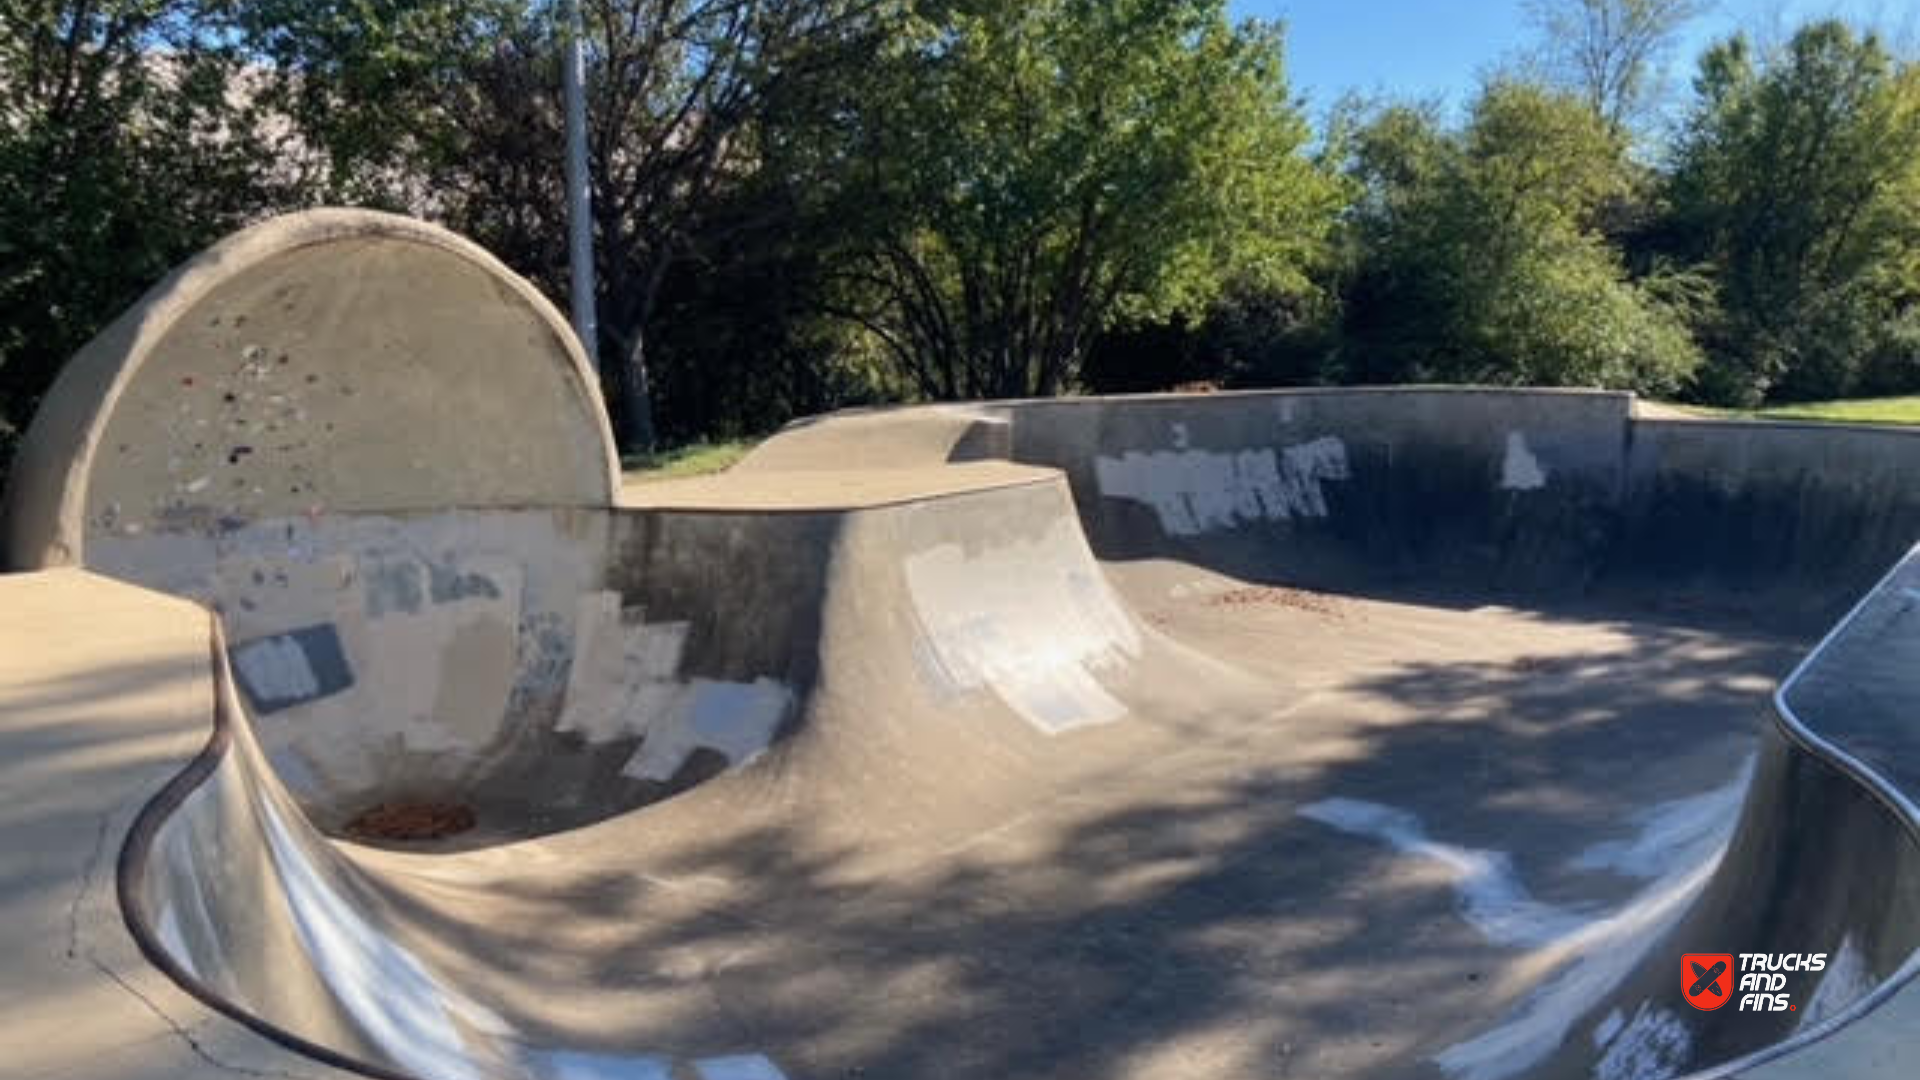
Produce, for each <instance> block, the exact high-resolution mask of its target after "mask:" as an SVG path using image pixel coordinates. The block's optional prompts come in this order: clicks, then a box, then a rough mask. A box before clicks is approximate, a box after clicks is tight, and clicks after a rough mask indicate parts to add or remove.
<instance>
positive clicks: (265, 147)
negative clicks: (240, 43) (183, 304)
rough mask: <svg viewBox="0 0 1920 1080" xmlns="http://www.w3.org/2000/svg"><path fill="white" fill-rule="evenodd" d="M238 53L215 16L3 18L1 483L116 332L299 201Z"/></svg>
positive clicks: (76, 5)
mask: <svg viewBox="0 0 1920 1080" xmlns="http://www.w3.org/2000/svg"><path fill="white" fill-rule="evenodd" d="M233 39H234V35H233V33H232V32H231V27H230V26H228V25H227V24H226V23H225V22H224V20H223V19H222V17H221V9H220V8H219V6H218V5H217V4H215V3H212V2H207V3H202V2H198V0H172V2H168V0H93V2H79V0H31V2H19V3H10V4H6V5H3V6H0V472H4V468H5V464H6V462H7V460H8V459H10V457H11V456H12V444H13V441H14V439H16V438H17V437H18V434H19V432H20V431H21V430H23V429H24V428H25V426H26V423H27V421H28V419H29V418H30V417H31V416H32V414H33V410H34V408H35V407H36V406H37V405H38V403H39V400H40V398H41V395H42V394H43V393H44V392H45V391H46V389H47V387H48V385H49V384H50V383H51V382H52V381H53V377H54V375H55V373H56V372H58V370H59V368H60V365H62V364H63V363H65V362H66V360H67V358H68V357H69V356H71V355H72V354H73V352H74V351H75V350H77V349H78V348H79V347H80V346H81V345H82V344H84V343H85V342H86V341H87V339H88V338H90V337H92V336H93V335H94V334H95V333H96V332H98V331H99V329H100V328H101V327H102V325H103V324H104V323H105V322H106V321H107V320H108V319H111V318H112V317H114V316H115V315H116V314H118V313H119V312H120V310H121V309H123V308H124V307H125V306H126V305H127V304H129V303H131V302H132V301H133V300H134V299H135V298H137V297H138V296H139V295H140V293H141V292H142V291H143V290H144V289H146V288H147V287H148V286H150V285H151V284H153V282H154V281H156V280H157V279H158V278H159V277H160V276H161V275H162V274H164V273H165V272H166V271H167V270H168V269H169V268H170V267H171V266H172V265H173V264H174V263H176V262H178V261H179V260H180V259H182V258H185V257H186V256H187V255H189V254H191V253H192V252H194V251H196V250H198V249H199V248H201V247H203V246H205V245H206V244H208V243H210V242H211V241H212V240H214V239H216V238H217V237H219V236H220V235H221V234H223V233H225V232H227V231H229V230H231V229H233V228H235V227H236V226H238V225H240V224H243V223H244V222H245V221H246V220H247V219H248V218H250V217H253V216H255V215H258V214H261V213H263V212H264V211H266V210H267V209H269V208H272V207H274V206H276V205H281V204H284V203H287V202H289V201H292V200H294V199H296V198H297V197H298V187H299V185H298V182H297V176H296V175H295V174H294V173H292V172H290V171H288V170H284V169H280V168H276V167H274V166H273V165H272V164H271V163H273V162H275V161H276V160H278V159H279V158H280V156H281V155H280V153H279V151H280V149H281V147H280V146H279V144H278V143H277V142H276V140H275V139H273V138H272V137H270V135H269V132H270V131H271V130H272V128H271V127H270V125H269V124H268V123H267V120H268V117H267V114H266V111H265V109H264V108H263V106H262V105H261V104H260V103H259V102H258V101H257V100H256V98H257V95H256V93H255V90H256V89H257V82H256V80H255V75H256V74H257V73H256V72H254V71H253V70H252V69H250V68H248V67H247V65H246V63H245V57H244V56H243V55H242V54H240V53H239V52H238V50H237V49H236V48H235V47H234V45H233Z"/></svg>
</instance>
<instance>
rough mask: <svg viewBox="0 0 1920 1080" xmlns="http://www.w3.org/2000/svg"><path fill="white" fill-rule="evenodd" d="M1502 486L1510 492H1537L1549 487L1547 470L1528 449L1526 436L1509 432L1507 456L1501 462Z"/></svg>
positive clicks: (1516, 432)
mask: <svg viewBox="0 0 1920 1080" xmlns="http://www.w3.org/2000/svg"><path fill="white" fill-rule="evenodd" d="M1500 486H1501V487H1502V488H1505V489H1506V490H1508V491H1536V490H1538V489H1540V488H1543V487H1546V486H1547V470H1546V468H1545V467H1544V466H1542V465H1541V464H1540V459H1539V458H1537V457H1534V456H1533V451H1532V450H1530V449H1528V448H1527V437H1526V435H1524V434H1522V433H1520V432H1518V431H1509V432H1507V456H1506V458H1505V460H1503V461H1501V462H1500Z"/></svg>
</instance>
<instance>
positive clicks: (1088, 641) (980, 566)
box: [906, 519, 1141, 734]
mask: <svg viewBox="0 0 1920 1080" xmlns="http://www.w3.org/2000/svg"><path fill="white" fill-rule="evenodd" d="M1093 565H1094V564H1093V556H1092V553H1091V552H1089V551H1088V550H1087V548H1086V540H1085V538H1084V537H1083V536H1082V535H1081V534H1080V532H1079V529H1078V527H1077V523H1075V522H1074V521H1072V520H1071V519H1065V520H1059V521H1056V522H1055V523H1054V524H1053V525H1052V526H1050V527H1049V528H1048V530H1047V531H1046V532H1045V533H1044V534H1042V535H1041V536H1039V537H1036V538H1034V539H1032V540H1023V541H1015V542H1012V543H1009V544H1004V545H1001V546H999V547H992V548H986V549H978V548H976V549H973V550H969V549H968V548H965V547H962V546H961V545H959V544H941V545H938V546H937V547H934V548H931V549H929V550H926V551H922V552H919V553H917V554H914V555H911V556H908V558H907V560H906V576H907V591H908V593H909V595H910V596H911V597H912V600H913V609H914V614H915V615H916V616H917V617H918V619H919V621H920V627H921V631H922V635H923V637H922V640H921V641H919V642H916V643H915V644H916V650H917V652H918V653H919V655H920V657H921V658H922V667H923V669H927V670H930V672H931V674H932V675H933V676H934V677H935V678H936V679H937V680H938V681H939V682H940V683H942V684H943V685H945V686H947V687H950V688H953V689H955V690H959V691H972V690H982V689H991V690H992V691H993V692H994V693H995V694H996V695H998V696H999V697H1000V699H1001V700H1002V701H1004V702H1006V703H1007V705H1008V706H1010V707H1011V708H1012V709H1013V710H1014V711H1015V712H1017V713H1019V714H1020V715H1021V716H1022V717H1023V718H1024V719H1026V720H1027V721H1028V722H1029V723H1031V724H1033V725H1034V726H1035V727H1037V728H1039V729H1040V730H1042V731H1045V732H1047V733H1048V734H1057V733H1059V732H1062V731H1067V730H1070V729H1073V728H1077V727H1084V726H1086V725H1089V724H1103V723H1110V722H1112V721H1115V720H1118V719H1120V718H1121V717H1123V716H1125V715H1126V713H1127V708H1126V706H1125V705H1123V704H1121V703H1120V702H1119V701H1118V700H1117V699H1115V698H1114V697H1113V696H1112V695H1111V694H1109V693H1107V691H1106V689H1105V688H1104V687H1102V686H1101V685H1100V682H1099V681H1098V679H1096V678H1095V672H1097V671H1100V670H1102V669H1104V668H1107V667H1109V666H1111V665H1116V664H1120V663H1123V662H1124V661H1126V660H1128V659H1130V658H1132V657H1136V656H1138V655H1139V654H1140V649H1141V639H1140V631H1139V629H1138V628H1137V627H1136V626H1134V624H1133V620H1132V619H1130V618H1129V617H1128V616H1127V613H1126V611H1125V609H1124V608H1122V607H1121V606H1120V603H1119V601H1118V600H1117V599H1115V597H1114V595H1113V593H1112V591H1111V590H1110V589H1109V588H1108V586H1107V584H1106V580H1105V579H1104V578H1101V577H1099V576H1098V575H1099V572H1098V571H1097V570H1095V569H1093Z"/></svg>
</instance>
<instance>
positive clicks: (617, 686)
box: [556, 592, 688, 742]
mask: <svg viewBox="0 0 1920 1080" xmlns="http://www.w3.org/2000/svg"><path fill="white" fill-rule="evenodd" d="M687 630H688V624H686V623H684V622H660V623H648V622H646V621H645V619H644V618H643V613H642V612H640V611H638V610H637V609H636V610H633V611H623V610H622V609H621V606H620V594H619V593H615V592H593V593H588V594H586V595H585V596H582V597H580V599H579V602H578V606H577V610H576V612H575V621H574V645H573V663H572V665H571V667H570V668H569V670H568V673H567V691H566V704H565V705H564V706H563V708H562V709H561V712H560V720H559V722H558V724H557V725H556V726H557V727H558V728H559V730H561V731H577V732H580V733H581V734H583V735H585V736H586V737H587V738H588V739H589V740H591V741H593V742H605V741H607V740H610V739H616V738H620V737H622V736H627V735H635V734H641V733H644V732H645V730H646V729H647V728H648V727H649V726H651V725H650V723H649V721H648V719H647V718H648V717H651V716H655V715H658V714H660V713H661V712H663V711H665V709H666V708H668V707H669V706H670V705H671V704H672V702H673V699H674V698H675V697H676V696H677V694H678V691H679V684H678V683H677V682H676V681H675V676H676V675H677V674H678V672H679V670H680V661H681V658H682V656H683V655H684V653H685V651H686V640H687Z"/></svg>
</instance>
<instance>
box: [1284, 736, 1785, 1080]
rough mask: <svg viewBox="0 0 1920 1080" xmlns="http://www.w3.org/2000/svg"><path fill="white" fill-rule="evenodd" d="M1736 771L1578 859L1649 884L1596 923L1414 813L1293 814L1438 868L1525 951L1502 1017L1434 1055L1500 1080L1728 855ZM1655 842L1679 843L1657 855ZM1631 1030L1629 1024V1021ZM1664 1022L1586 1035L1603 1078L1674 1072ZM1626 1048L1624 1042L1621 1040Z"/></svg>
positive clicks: (1678, 1047)
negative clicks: (1607, 1052)
mask: <svg viewBox="0 0 1920 1080" xmlns="http://www.w3.org/2000/svg"><path fill="white" fill-rule="evenodd" d="M1751 770H1752V761H1751V759H1749V760H1748V761H1747V762H1746V763H1744V764H1743V765H1742V767H1741V769H1740V770H1739V772H1738V773H1737V774H1736V776H1735V777H1734V778H1733V779H1732V780H1730V781H1729V782H1728V783H1727V784H1725V785H1723V786H1722V787H1721V788H1717V789H1715V790H1714V791H1711V792H1707V793H1705V794H1703V795H1700V796H1691V797H1688V798H1685V799H1676V800H1673V801H1671V802H1668V803H1663V804H1660V805H1659V806H1656V807H1654V808H1652V809H1651V810H1649V811H1648V812H1646V813H1645V814H1642V815H1638V816H1637V821H1638V824H1639V832H1638V834H1637V835H1635V836H1634V837H1632V838H1630V839H1628V840H1624V841H1614V842H1609V843H1608V844H1601V845H1595V847H1593V848H1589V849H1588V850H1587V851H1585V852H1582V853H1581V855H1579V856H1576V860H1575V861H1576V862H1577V863H1581V864H1583V865H1587V866H1591V867H1604V868H1607V869H1613V870H1617V871H1619V872H1621V873H1626V874H1629V875H1631V876H1653V875H1655V874H1658V875H1659V876H1658V877H1655V878H1654V880H1652V882H1651V883H1650V884H1649V885H1647V886H1646V887H1645V888H1643V889H1642V890H1641V891H1640V892H1639V893H1638V894H1637V895H1635V896H1634V897H1633V898H1632V899H1630V900H1629V901H1627V903H1626V904H1625V905H1623V906H1621V907H1620V908H1618V909H1617V910H1615V911H1613V912H1612V913H1610V914H1607V915H1604V916H1596V915H1591V914H1588V913H1583V912H1578V911H1573V910H1569V909H1566V908H1562V907H1558V906H1555V905H1551V904H1543V903H1540V902H1539V901H1536V900H1534V899H1533V898H1532V897H1531V896H1529V895H1528V893H1527V891H1526V889H1525V887H1524V886H1523V885H1522V884H1521V883H1520V881H1519V880H1518V879H1517V877H1516V876H1515V875H1514V872H1513V867H1512V863H1511V860H1510V859H1509V858H1508V857H1507V856H1506V855H1505V854H1503V853H1500V852H1490V851H1478V850H1474V849H1470V848H1462V847H1457V846H1454V845H1451V844H1443V843H1439V842H1437V841H1434V840H1432V839H1430V838H1429V837H1428V836H1427V834H1426V830H1425V829H1424V827H1423V826H1422V825H1421V823H1420V820H1419V818H1418V817H1416V816H1415V815H1413V814H1411V813H1409V812H1407V811H1405V810H1400V809H1397V808H1394V807H1390V806H1384V805H1381V804H1379V803H1371V802H1364V801H1361V800H1358V799H1341V798H1334V799H1326V800H1323V801H1321V802H1317V803H1313V804H1311V805H1309V806H1306V807H1303V808H1302V809H1301V811H1300V812H1301V814H1302V815H1303V816H1306V817H1310V818H1313V819H1314V820H1317V821H1321V822H1324V823H1326V824H1329V825H1332V826H1334V827H1335V828H1339V829H1343V830H1345V831H1347V832H1352V833H1356V834H1360V835H1365V836H1373V837H1376V838H1378V839H1381V840H1384V841H1386V842H1387V843H1389V844H1391V845H1392V846H1393V847H1394V848H1395V849H1397V850H1400V851H1404V852H1406V853H1408V854H1410V855H1414V856H1416V857H1420V858H1423V859H1427V860H1430V861H1432V862H1434V863H1436V864H1437V865H1439V866H1441V867H1442V868H1444V869H1445V870H1446V871H1447V872H1448V875H1449V877H1450V878H1451V879H1452V881H1453V884H1454V887H1455V889H1456V891H1457V893H1458V895H1459V899H1460V908H1461V914H1462V916H1463V917H1465V918H1466V919H1467V920H1468V921H1469V922H1471V923H1472V924H1473V925H1474V926H1475V927H1477V928H1478V929H1479V930H1480V931H1481V932H1482V933H1484V934H1486V935H1487V937H1488V938H1489V939H1490V940H1493V941H1497V942H1500V943H1502V944H1511V945H1521V946H1528V947H1530V952H1529V954H1528V955H1527V956H1526V957H1525V958H1524V959H1523V960H1522V961H1521V963H1520V965H1519V967H1520V968H1521V970H1522V971H1524V972H1537V973H1539V974H1540V975H1542V976H1547V978H1546V981H1544V982H1541V983H1540V984H1539V985H1538V986H1536V988H1535V989H1534V990H1533V991H1532V992H1530V993H1529V994H1528V995H1527V996H1526V997H1525V998H1524V999H1523V1000H1522V1001H1521V1003H1520V1005H1519V1006H1518V1007H1517V1008H1516V1009H1515V1010H1514V1012H1513V1013H1512V1015H1510V1016H1509V1017H1508V1018H1507V1019H1506V1020H1505V1021H1503V1022H1502V1023H1501V1024H1499V1025H1498V1026H1496V1027H1493V1028H1490V1029H1488V1030H1487V1031H1485V1032H1482V1033H1481V1034H1479V1035H1477V1036H1475V1037H1474V1038H1472V1039H1469V1040H1467V1041H1465V1042H1462V1043H1458V1044H1456V1045H1454V1046H1451V1047H1448V1048H1447V1049H1446V1050H1444V1051H1442V1052H1441V1053H1440V1054H1438V1055H1436V1056H1435V1058H1434V1061H1435V1063H1437V1064H1438V1065H1439V1066H1440V1067H1441V1069H1442V1070H1443V1071H1445V1072H1446V1073H1447V1074H1448V1075H1449V1076H1452V1077H1457V1078H1459V1080H1504V1078H1506V1077H1510V1076H1513V1075H1515V1074H1517V1073H1521V1072H1524V1071H1525V1070H1527V1069H1529V1068H1531V1067H1532V1066H1534V1065H1536V1064H1538V1063H1539V1062H1540V1061H1542V1060H1543V1059H1545V1058H1546V1057H1547V1056H1548V1055H1550V1054H1552V1053H1553V1052H1554V1051H1555V1050H1556V1049H1558V1048H1559V1047H1560V1046H1561V1045H1563V1044H1564V1043H1565V1041H1566V1038H1567V1034H1568V1032H1569V1031H1570V1030H1571V1029H1572V1027H1573V1025H1574V1023H1575V1022H1576V1021H1577V1020H1579V1018H1580V1017H1581V1016H1582V1015H1583V1014H1584V1013H1585V1012H1586V1011H1587V1010H1588V1009H1590V1008H1592V1007H1593V1005H1594V1003H1595V1002H1597V1001H1601V1000H1604V999H1605V996H1606V994H1607V993H1608V992H1610V991H1611V990H1613V989H1614V988H1615V987H1617V986H1618V985H1619V984H1620V982H1621V981H1622V980H1623V979H1625V978H1626V977H1627V975H1628V974H1630V973H1631V972H1632V971H1633V970H1634V969H1635V968H1636V967H1637V966H1638V964H1639V963H1640V961H1641V959H1642V958H1643V956H1644V954H1645V952H1646V949H1647V945H1648V943H1649V942H1653V941H1657V940H1659V939H1660V937H1661V935H1662V934H1663V933H1665V932H1666V930H1667V929H1669V928H1670V927H1672V926H1673V925H1674V924H1675V923H1676V922H1677V921H1678V920H1679V918H1680V916H1681V915H1682V914H1683V913H1684V912H1685V911H1686V908H1687V905H1688V903H1689V902H1690V901H1692V899H1693V898H1694V897H1695V896H1697V895H1698V894H1699V892H1700V890H1701V889H1702V888H1704V887H1705V885H1706V882H1707V880H1708V878H1710V877H1711V876H1712V874H1713V871H1714V868H1715V867H1716V866H1718V865H1719V862H1720V859H1721V856H1722V855H1723V854H1724V853H1725V851H1726V842H1727V839H1728V837H1729V836H1730V835H1731V834H1732V830H1733V826H1734V823H1735V820H1736V818H1737V816H1738V811H1739V806H1740V803H1739V797H1740V794H1739V793H1740V792H1742V791H1744V790H1745V787H1746V785H1747V783H1748V780H1749V778H1750V776H1751ZM1660 843H1673V844H1675V845H1677V850H1676V852H1673V853H1668V854H1665V855H1660V854H1656V853H1654V851H1653V849H1654V848H1655V847H1657V846H1658V845H1659V844H1660ZM1636 1024H1637V1025H1639V1026H1638V1028H1636V1027H1635V1025H1636ZM1678 1024H1679V1021H1678V1020H1677V1019H1675V1018H1673V1017H1670V1016H1663V1015H1660V1014H1658V1013H1654V1012H1649V1011H1647V1010H1644V1009H1643V1010H1642V1012H1641V1013H1640V1014H1637V1015H1636V1016H1635V1017H1634V1019H1633V1020H1632V1021H1626V1020H1624V1018H1622V1017H1619V1016H1617V1015H1616V1016H1610V1017H1608V1018H1607V1019H1606V1020H1604V1021H1602V1023H1601V1025H1600V1029H1599V1030H1597V1031H1596V1032H1595V1036H1594V1037H1595V1042H1596V1045H1599V1044H1603V1043H1604V1044H1607V1045H1609V1046H1611V1045H1614V1044H1616V1043H1620V1044H1622V1045H1623V1048H1622V1049H1621V1050H1620V1051H1619V1052H1618V1054H1617V1055H1616V1065H1615V1067H1616V1068H1618V1069H1621V1070H1627V1071H1621V1072H1618V1073H1615V1074H1613V1075H1612V1077H1611V1078H1610V1080H1628V1078H1632V1080H1651V1078H1653V1077H1656V1076H1668V1075H1672V1072H1665V1073H1662V1072H1658V1071H1650V1072H1646V1073H1644V1074H1640V1073H1634V1072H1632V1071H1631V1069H1634V1068H1645V1069H1650V1070H1657V1069H1658V1068H1660V1067H1661V1066H1660V1064H1659V1063H1660V1062H1661V1061H1667V1060H1673V1061H1684V1059H1685V1057H1686V1054H1687V1053H1688V1052H1689V1051H1690V1045H1682V1044H1681V1043H1680V1042H1678V1041H1677V1040H1678V1039H1680V1038H1684V1037H1685V1036H1686V1032H1685V1029H1684V1025H1680V1027H1679V1030H1678V1033H1677V1034H1676V1031H1675V1025H1678ZM1629 1038H1631V1040H1632V1041H1631V1042H1623V1041H1624V1040H1629Z"/></svg>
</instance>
